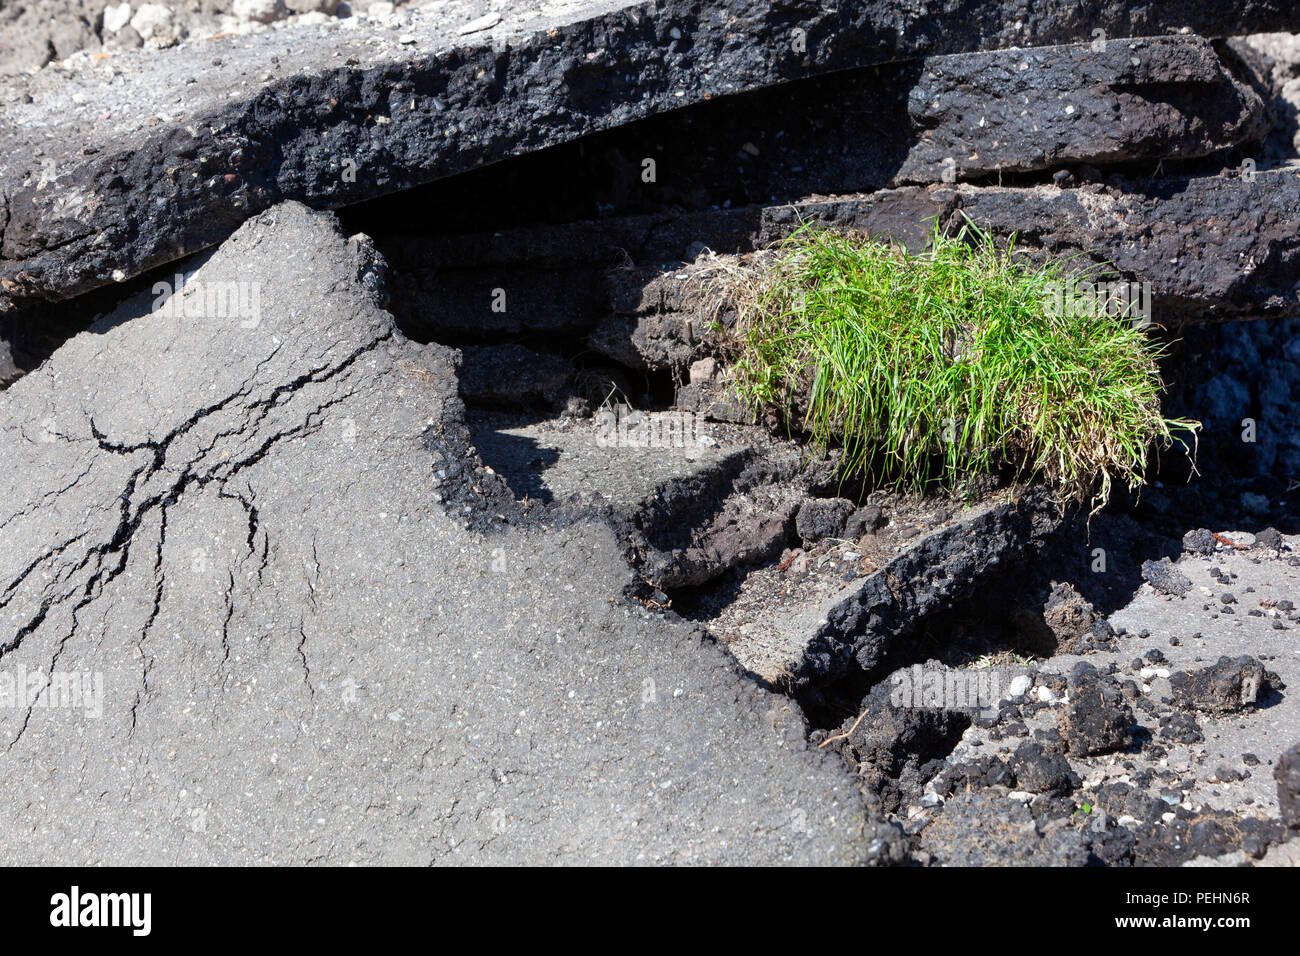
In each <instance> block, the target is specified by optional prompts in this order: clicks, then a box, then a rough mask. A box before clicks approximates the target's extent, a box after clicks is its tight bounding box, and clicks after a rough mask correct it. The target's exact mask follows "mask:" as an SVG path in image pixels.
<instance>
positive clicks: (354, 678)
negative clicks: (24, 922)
mask: <svg viewBox="0 0 1300 956" xmlns="http://www.w3.org/2000/svg"><path fill="white" fill-rule="evenodd" d="M373 274H374V264H373V261H372V259H371V258H370V254H369V252H368V251H367V248H366V246H365V244H364V243H357V242H351V241H348V240H346V239H345V238H344V237H343V236H341V235H340V234H339V233H338V232H337V230H336V227H335V225H334V222H333V219H332V217H331V216H329V215H328V214H323V213H314V212H310V211H308V210H307V209H306V208H305V207H302V206H298V205H294V204H288V205H284V206H280V207H278V208H277V209H275V210H272V211H271V212H269V213H266V214H264V215H262V216H260V217H258V218H257V219H255V220H253V221H252V222H250V223H249V224H246V225H245V226H244V227H243V228H241V230H240V231H239V232H238V233H237V234H236V235H235V236H234V237H233V238H232V239H231V240H229V241H228V242H227V243H225V244H224V245H223V246H222V247H221V248H220V249H219V250H218V251H217V252H216V254H215V255H214V256H212V258H211V259H210V260H209V261H208V262H207V263H205V264H204V265H203V266H202V267H201V268H200V269H199V271H198V272H197V273H195V274H194V275H193V276H192V277H191V278H190V280H189V281H188V282H187V285H186V289H187V290H191V291H190V292H189V294H190V295H196V294H201V293H203V292H204V290H205V289H210V288H214V287H215V286H213V283H216V282H219V281H239V282H247V283H254V284H258V286H259V288H260V303H259V304H260V321H258V322H257V323H256V325H255V327H249V326H252V319H251V317H250V315H248V314H243V315H234V316H225V317H223V316H220V315H215V314H209V315H199V316H193V315H192V316H191V317H189V318H173V317H168V316H165V315H161V314H153V315H148V316H140V317H137V318H135V319H134V320H133V321H131V322H129V323H125V324H118V325H116V326H112V327H109V326H110V325H111V322H108V321H107V320H106V322H105V323H103V324H101V325H100V326H97V327H96V328H95V329H94V330H92V331H91V332H88V333H85V334H82V335H80V336H78V337H76V338H75V339H74V340H72V341H71V342H69V343H68V344H67V346H65V347H64V348H63V349H61V350H60V351H59V352H58V353H57V354H56V355H55V356H54V358H53V359H52V360H51V361H50V362H48V363H47V364H46V365H44V366H43V367H42V368H41V369H40V371H38V372H37V373H34V374H32V375H29V376H28V377H26V378H24V379H23V380H21V381H20V382H18V383H17V384H16V385H15V386H14V387H13V388H12V389H11V390H10V391H9V392H7V393H6V394H5V396H4V402H3V404H0V457H3V460H4V461H5V462H6V467H5V468H4V470H3V472H2V473H0V502H3V515H0V528H2V529H3V536H4V537H3V540H4V545H5V546H4V548H3V549H2V550H0V588H3V590H2V591H0V599H2V600H3V606H2V607H0V647H3V648H4V653H3V655H0V675H4V674H10V675H15V677H17V676H18V675H22V674H25V673H38V674H49V673H55V674H58V675H69V674H77V675H83V674H84V675H88V676H89V677H90V678H91V679H90V681H89V683H88V684H87V685H86V686H88V687H93V686H94V684H93V678H94V675H102V677H103V697H102V700H101V701H100V703H101V705H102V714H101V715H100V716H98V717H96V716H95V715H94V713H93V711H94V710H95V709H96V708H95V707H94V706H92V704H93V701H91V700H90V698H89V697H84V696H83V697H81V698H77V697H75V696H74V695H71V694H68V693H64V694H58V693H56V688H55V687H54V686H51V687H48V688H46V689H45V690H44V691H43V692H42V693H40V694H39V695H37V696H36V698H35V699H34V702H33V701H32V700H28V701H26V702H24V701H23V700H22V699H20V698H19V697H18V696H17V695H11V696H10V697H9V698H8V699H7V700H5V701H4V702H3V704H4V705H3V706H0V774H3V777H4V780H5V785H4V787H3V788H0V817H3V818H4V819H5V820H6V822H7V825H6V826H5V827H4V828H0V850H2V851H3V854H4V857H5V859H6V860H7V861H8V862H10V863H46V864H50V863H68V864H99V863H104V864H107V863H116V864H134V863H236V864H238V863H282V864H283V863H326V864H347V863H380V862H383V863H409V864H429V863H443V862H457V863H475V862H478V863H505V862H512V863H518V862H533V863H579V862H582V863H659V862H678V863H735V864H740V863H761V862H799V863H812V862H816V863H837V862H838V863H849V862H856V861H860V860H862V859H864V858H866V857H867V856H868V855H870V853H872V852H874V851H873V846H874V847H875V848H876V849H877V850H878V848H879V845H880V844H879V841H875V842H873V841H872V840H871V839H870V837H871V835H872V833H873V832H874V831H873V830H872V829H870V828H868V829H866V830H864V820H863V815H862V806H861V803H860V801H859V798H858V797H857V795H856V792H855V790H854V788H853V786H852V784H851V781H850V779H849V776H848V774H847V772H846V770H845V769H844V768H843V766H842V765H841V764H839V763H837V762H836V761H835V760H833V759H832V758H830V757H827V756H824V755H820V754H818V753H816V752H814V751H812V750H810V749H809V748H808V746H807V744H806V741H805V728H804V725H803V721H802V718H801V716H800V715H799V713H798V712H797V710H796V709H795V708H794V707H793V706H792V705H791V704H790V703H789V702H788V701H786V700H785V699H783V698H780V697H776V696H773V695H770V694H768V693H766V692H764V691H762V690H760V689H759V688H758V687H757V686H755V685H754V684H753V683H752V682H750V681H747V680H746V679H744V678H743V677H741V676H740V675H739V674H738V673H737V670H736V667H735V665H734V664H733V663H732V662H731V661H730V659H729V658H728V657H727V655H726V654H725V653H724V652H723V651H722V650H720V649H719V648H717V647H716V646H714V645H712V644H708V643H704V642H702V641H701V639H700V638H699V637H698V636H697V635H696V634H695V633H693V632H692V631H690V630H688V629H687V628H685V627H682V626H673V625H669V624H667V623H665V622H664V621H662V620H659V619H657V618H655V617H653V616H650V615H649V614H647V613H646V612H644V611H641V610H639V609H633V607H631V606H629V605H628V604H627V603H625V602H624V601H623V600H621V598H620V597H619V594H620V591H621V589H622V588H623V586H624V585H625V584H626V583H627V582H628V580H629V574H630V572H629V568H628V566H627V565H626V563H625V562H624V560H623V558H622V556H621V554H620V548H619V546H618V544H617V542H616V541H615V540H614V538H613V536H612V535H611V534H610V532H609V531H608V530H607V529H606V528H605V527H604V526H602V525H598V524H588V525H579V526H576V527H573V528H570V529H568V530H566V531H563V532H559V531H534V532H523V531H510V532H507V533H503V534H501V535H499V536H497V537H483V536H480V535H478V534H476V533H473V532H470V531H467V530H465V529H464V528H462V527H461V526H460V524H459V523H458V522H457V521H456V520H453V518H451V517H449V516H448V515H447V514H446V513H445V512H444V509H443V507H442V506H441V505H440V504H439V498H440V494H441V491H440V484H439V481H438V477H437V474H436V473H435V471H434V469H433V467H432V465H431V459H430V456H429V453H428V452H427V451H425V450H424V448H423V445H422V442H421V435H422V433H423V432H424V431H425V430H426V429H429V428H433V429H435V430H436V429H438V428H443V427H450V426H451V425H452V424H453V423H454V422H455V421H456V420H457V418H458V416H459V415H460V414H461V406H460V402H459V399H458V398H457V397H456V388H455V380H454V376H453V371H452V366H451V364H450V362H449V358H450V355H449V353H448V352H447V351H446V350H444V349H441V348H439V347H436V346H418V345H414V344H411V343H408V342H406V341H404V340H403V339H402V337H401V336H400V334H398V333H396V332H395V330H394V328H393V325H392V321H391V319H390V317H389V316H388V315H387V313H385V312H383V311H382V310H381V309H379V308H378V307H377V305H376V304H375V303H376V300H375V294H374V293H373V292H372V291H371V289H372V287H373V286H374V285H375V282H374V281H373V279H372V278H370V277H372V276H373ZM250 311H251V310H250ZM119 318H120V317H119ZM62 690H63V691H65V692H66V691H68V685H64V686H63V688H62ZM42 701H43V702H44V703H42Z"/></svg>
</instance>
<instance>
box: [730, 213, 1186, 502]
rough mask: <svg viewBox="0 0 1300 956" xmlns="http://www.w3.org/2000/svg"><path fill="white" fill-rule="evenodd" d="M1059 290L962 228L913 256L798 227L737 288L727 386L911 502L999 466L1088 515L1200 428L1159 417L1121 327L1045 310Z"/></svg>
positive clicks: (1157, 387)
mask: <svg viewBox="0 0 1300 956" xmlns="http://www.w3.org/2000/svg"><path fill="white" fill-rule="evenodd" d="M1088 276H1089V273H1088V271H1087V270H1084V272H1083V273H1078V272H1076V273H1075V274H1074V278H1075V279H1076V281H1081V280H1082V279H1083V278H1087V277H1088ZM1068 277H1069V273H1067V272H1066V264H1065V263H1063V262H1060V261H1050V262H1047V263H1045V264H1035V263H1032V262H1029V261H1027V260H1026V259H1024V258H1023V257H1021V256H1018V255H1016V254H1015V250H1014V238H1013V239H1012V241H1011V242H1010V243H1008V244H1007V245H1006V247H1005V248H1000V247H999V246H998V245H997V244H995V242H994V241H993V239H992V238H990V237H989V236H988V235H987V234H986V233H983V232H981V231H980V230H978V229H977V228H975V227H974V226H973V225H972V224H970V223H967V224H966V225H965V226H963V227H962V229H961V230H960V231H959V232H958V233H957V234H956V235H945V234H943V233H941V232H939V231H938V230H936V232H935V233H934V236H933V240H932V243H931V247H930V249H929V250H927V251H926V252H925V253H923V254H912V253H909V252H907V251H906V250H904V249H902V248H900V247H898V246H896V245H892V244H887V243H883V242H879V241H876V240H872V239H868V238H865V237H863V236H860V235H854V234H849V233H840V232H833V231H828V230H825V229H816V228H811V227H804V228H803V229H801V230H799V231H798V232H796V233H795V234H794V235H792V236H791V237H790V238H789V239H787V240H786V241H785V242H784V243H783V244H782V245H781V246H780V247H778V249H777V250H775V256H774V258H773V260H772V262H771V265H770V267H768V268H767V269H766V270H765V271H764V272H763V273H762V274H761V275H760V276H759V277H758V278H757V279H754V278H753V277H750V278H749V279H747V280H745V281H744V282H737V283H736V284H735V285H734V286H733V300H734V302H735V305H736V308H737V312H738V318H737V322H736V324H735V326H734V339H735V341H734V345H735V348H736V350H737V352H738V355H737V356H736V361H735V364H734V372H735V376H736V385H737V388H738V390H739V392H740V394H741V396H742V397H744V398H746V399H747V400H749V401H750V402H751V403H753V404H756V405H758V406H761V407H766V408H775V409H777V410H779V411H780V412H782V413H783V414H784V415H785V416H786V417H787V420H789V421H790V422H792V423H795V422H799V421H802V424H803V427H804V428H805V429H806V430H807V431H808V432H809V433H810V434H811V436H812V438H813V440H814V442H815V443H816V444H817V445H820V446H821V447H822V448H823V449H825V447H826V446H828V445H831V444H835V445H838V446H840V447H841V448H842V449H843V470H844V474H845V476H846V477H847V476H848V475H849V474H850V473H858V474H866V475H868V476H870V477H872V478H874V479H875V480H877V481H882V482H884V483H886V484H893V485H894V486H896V487H897V488H899V489H900V490H910V491H916V492H924V491H925V490H926V489H927V488H929V487H930V486H931V485H933V484H936V483H942V484H946V485H950V486H953V487H960V486H961V485H962V484H963V483H965V482H966V481H967V480H969V479H970V478H972V477H974V476H976V475H981V474H992V473H996V472H999V471H1003V470H1005V469H1008V468H1010V469H1012V470H1013V471H1014V472H1015V473H1016V475H1017V476H1019V477H1031V476H1036V477H1038V478H1040V479H1043V480H1046V481H1047V482H1049V483H1050V484H1051V485H1053V486H1055V487H1056V489H1057V490H1058V492H1059V493H1060V494H1061V496H1062V497H1063V498H1064V499H1067V500H1073V501H1078V502H1087V501H1089V500H1090V501H1091V503H1092V506H1093V510H1094V511H1095V510H1097V509H1099V508H1101V507H1102V506H1103V505H1104V504H1105V502H1106V501H1107V500H1108V499H1109V497H1110V494H1111V490H1112V486H1113V483H1114V482H1116V481H1119V482H1122V483H1124V484H1125V485H1127V486H1128V487H1129V488H1130V489H1136V488H1138V487H1140V486H1141V484H1142V472H1143V468H1144V466H1145V465H1146V461H1147V455H1148V451H1149V450H1150V449H1151V448H1152V447H1155V448H1158V449H1163V448H1168V447H1169V446H1170V445H1171V444H1173V443H1175V442H1177V443H1178V444H1180V445H1182V446H1183V448H1184V449H1185V450H1187V449H1188V445H1187V442H1186V440H1184V438H1181V437H1177V433H1180V432H1181V433H1186V436H1187V437H1190V438H1192V439H1194V437H1195V430H1196V428H1197V427H1199V426H1198V423H1196V422H1192V421H1187V420H1182V419H1166V418H1164V417H1163V416H1162V415H1161V411H1160V393H1161V391H1162V390H1163V385H1162V383H1161V380H1160V373H1159V367H1158V360H1159V359H1160V358H1161V356H1162V354H1163V353H1162V350H1161V348H1160V346H1158V345H1157V344H1156V343H1154V342H1153V341H1152V340H1151V339H1149V338H1148V336H1147V335H1146V334H1145V333H1144V332H1143V331H1142V330H1141V329H1139V328H1136V327H1135V326H1134V323H1133V322H1132V320H1131V319H1129V318H1125V317H1118V316H1106V315H1099V316H1089V315H1069V314H1066V315H1061V316H1050V315H1048V314H1047V310H1046V308H1045V305H1044V302H1045V293H1046V289H1047V288H1048V286H1047V283H1049V282H1053V281H1058V282H1060V281H1065V280H1066V279H1067V278H1068Z"/></svg>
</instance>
